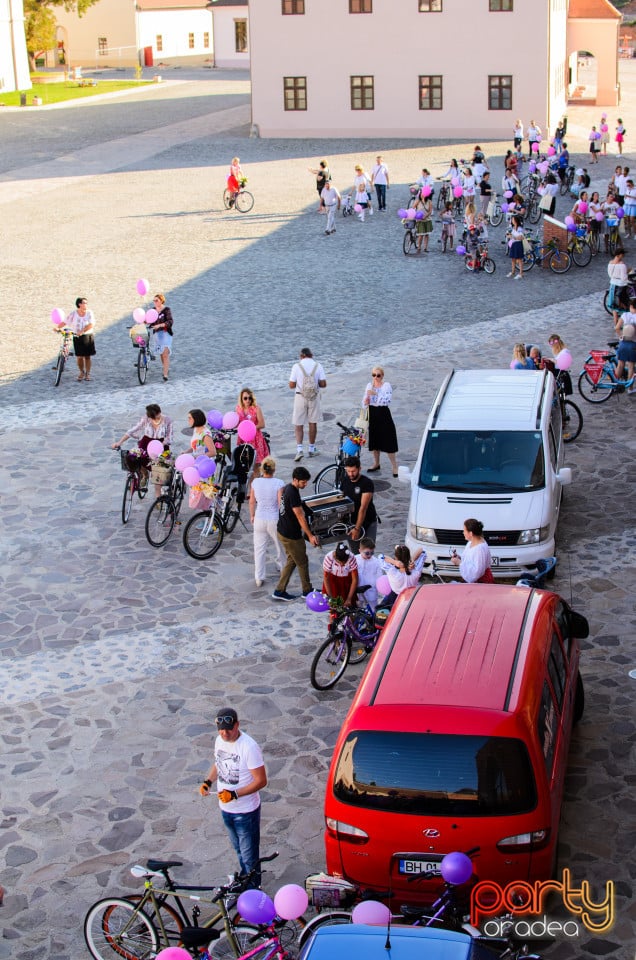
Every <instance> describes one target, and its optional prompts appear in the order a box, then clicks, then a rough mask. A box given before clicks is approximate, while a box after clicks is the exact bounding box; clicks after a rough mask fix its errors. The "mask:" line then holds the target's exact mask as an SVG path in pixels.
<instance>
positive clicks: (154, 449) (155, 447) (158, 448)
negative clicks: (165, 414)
mask: <svg viewBox="0 0 636 960" xmlns="http://www.w3.org/2000/svg"><path fill="white" fill-rule="evenodd" d="M146 450H147V452H148V456H149V457H150V459H151V460H156V459H157V457H160V456H161V454H162V453H163V443H162V441H161V440H151V441H150V443H149V444H148V446H147V447H146Z"/></svg>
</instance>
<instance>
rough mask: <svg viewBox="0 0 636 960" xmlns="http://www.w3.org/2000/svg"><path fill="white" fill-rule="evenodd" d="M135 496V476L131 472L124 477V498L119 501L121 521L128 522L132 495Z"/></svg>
mask: <svg viewBox="0 0 636 960" xmlns="http://www.w3.org/2000/svg"><path fill="white" fill-rule="evenodd" d="M134 496H135V478H134V476H133V474H132V473H129V474H128V476H127V477H126V486H125V487H124V499H123V500H122V503H121V522H122V523H128V520H129V519H130V511H131V510H132V502H133V497H134Z"/></svg>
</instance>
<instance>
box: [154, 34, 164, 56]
mask: <svg viewBox="0 0 636 960" xmlns="http://www.w3.org/2000/svg"><path fill="white" fill-rule="evenodd" d="M155 49H156V51H157V53H161V51H162V50H163V36H162V35H161V34H160V33H158V34H157V36H156V37H155Z"/></svg>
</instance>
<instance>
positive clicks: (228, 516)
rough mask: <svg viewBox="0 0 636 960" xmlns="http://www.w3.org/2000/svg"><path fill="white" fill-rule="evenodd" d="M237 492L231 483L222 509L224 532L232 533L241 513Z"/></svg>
mask: <svg viewBox="0 0 636 960" xmlns="http://www.w3.org/2000/svg"><path fill="white" fill-rule="evenodd" d="M237 493H238V490H237V488H236V487H235V486H234V485H233V486H232V488H231V490H230V495H229V497H228V500H227V503H226V504H225V510H224V511H223V527H224V529H225V532H226V533H232V530H233V529H234V527H235V526H236V524H237V523H238V518H239V516H240V514H241V504H240V503H239V502H238V499H237Z"/></svg>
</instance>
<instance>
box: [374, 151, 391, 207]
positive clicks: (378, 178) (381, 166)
mask: <svg viewBox="0 0 636 960" xmlns="http://www.w3.org/2000/svg"><path fill="white" fill-rule="evenodd" d="M371 186H372V187H375V193H376V196H377V198H378V210H385V211H386V192H387V190H388V189H389V171H388V168H387V165H386V163H385V162H384V160H383V159H382V157H381V156H378V157H376V158H375V166H374V168H373V170H372V171H371Z"/></svg>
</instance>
